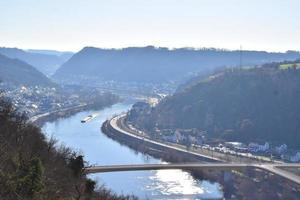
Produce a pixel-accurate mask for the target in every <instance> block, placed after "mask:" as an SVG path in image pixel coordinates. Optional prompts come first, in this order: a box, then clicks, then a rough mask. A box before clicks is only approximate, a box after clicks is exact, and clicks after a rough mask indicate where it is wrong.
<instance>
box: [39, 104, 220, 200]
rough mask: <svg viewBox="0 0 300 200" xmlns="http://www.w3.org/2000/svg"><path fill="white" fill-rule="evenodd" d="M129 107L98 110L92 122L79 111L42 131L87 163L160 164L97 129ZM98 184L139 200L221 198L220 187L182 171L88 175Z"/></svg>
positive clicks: (121, 106)
mask: <svg viewBox="0 0 300 200" xmlns="http://www.w3.org/2000/svg"><path fill="white" fill-rule="evenodd" d="M127 109H129V105H125V104H117V105H114V106H112V107H111V108H107V109H104V110H101V111H99V112H100V115H99V116H97V117H96V118H95V119H93V120H92V121H89V122H87V123H81V122H80V120H81V119H83V118H84V117H86V116H88V115H90V114H91V113H92V112H81V113H78V114H76V115H74V116H71V117H69V118H66V119H59V120H57V121H55V122H51V123H46V124H45V125H44V126H43V128H42V129H43V130H44V132H45V133H46V135H47V136H48V137H49V136H50V135H53V136H54V137H55V138H57V139H58V140H59V141H60V142H62V143H64V144H66V145H67V146H70V147H72V148H74V149H76V150H79V151H81V152H82V153H83V154H84V155H85V159H86V160H87V161H88V162H89V163H90V164H96V165H109V164H143V163H162V161H160V160H158V159H154V158H152V157H150V156H145V155H143V154H141V153H138V152H136V151H133V150H131V149H129V148H128V147H126V146H124V145H120V144H119V143H117V142H116V141H113V140H111V139H109V138H107V137H106V136H105V135H104V134H103V133H101V130H100V126H101V124H102V123H103V122H104V120H106V119H107V118H109V117H111V116H112V115H114V114H117V113H120V112H122V111H126V110H127ZM90 176H91V177H92V178H94V179H96V180H98V182H99V183H100V184H104V185H106V186H107V187H108V188H111V189H112V190H113V191H115V192H117V193H119V194H135V195H137V196H139V197H140V198H141V199H145V198H149V199H216V198H221V197H222V192H221V190H220V186H219V185H218V184H216V183H210V182H208V181H197V180H195V179H193V177H191V175H190V174H189V173H187V172H184V171H181V170H158V171H134V172H132V171H131V172H113V173H103V174H93V175H90Z"/></svg>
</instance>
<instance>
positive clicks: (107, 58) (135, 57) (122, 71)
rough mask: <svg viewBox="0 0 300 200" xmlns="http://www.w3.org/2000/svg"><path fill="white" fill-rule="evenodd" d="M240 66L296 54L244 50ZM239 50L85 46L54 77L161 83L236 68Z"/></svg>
mask: <svg viewBox="0 0 300 200" xmlns="http://www.w3.org/2000/svg"><path fill="white" fill-rule="evenodd" d="M242 57H243V65H256V64H262V63H265V62H271V61H283V60H294V59H297V58H299V57H300V54H299V53H298V52H287V53H268V52H262V51H261V52H260V51H244V52H243V53H242ZM239 64H240V52H239V51H227V50H216V49H200V50H195V49H188V48H182V49H174V50H170V49H167V48H155V47H153V46H148V47H130V48H124V49H99V48H93V47H85V48H84V49H82V50H81V51H80V52H78V53H77V54H75V55H74V56H73V57H72V58H71V59H70V60H68V61H67V62H66V63H64V64H63V65H62V66H61V67H60V68H59V70H57V72H56V73H55V74H54V78H55V79H57V80H60V81H62V80H63V81H71V82H74V81H77V82H78V81H80V80H83V79H84V80H93V81H94V80H95V81H110V80H113V81H116V82H138V83H164V82H170V81H178V80H183V79H184V78H186V77H187V76H189V75H191V74H193V73H196V72H203V71H205V70H211V69H214V68H216V67H221V66H238V65H239Z"/></svg>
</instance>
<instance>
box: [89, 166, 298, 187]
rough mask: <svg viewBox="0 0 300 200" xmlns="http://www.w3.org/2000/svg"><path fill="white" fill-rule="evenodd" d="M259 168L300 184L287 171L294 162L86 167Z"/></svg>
mask: <svg viewBox="0 0 300 200" xmlns="http://www.w3.org/2000/svg"><path fill="white" fill-rule="evenodd" d="M246 168H257V169H262V170H265V171H268V172H271V173H273V174H276V175H279V176H281V177H284V178H286V179H288V180H291V181H293V182H295V183H297V184H300V176H298V175H296V174H294V173H291V172H289V171H287V170H286V169H300V164H298V163H297V164H293V163H280V164H277V163H276V164H274V163H177V164H143V165H134V164H133V165H105V166H92V167H88V168H85V173H87V174H90V173H104V172H120V171H140V170H166V169H184V170H192V169H203V170H207V169H210V170H234V169H246Z"/></svg>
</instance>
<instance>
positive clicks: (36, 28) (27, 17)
mask: <svg viewBox="0 0 300 200" xmlns="http://www.w3.org/2000/svg"><path fill="white" fill-rule="evenodd" d="M299 9H300V0H0V46H8V47H20V48H35V49H57V50H74V51H76V50H79V49H81V48H82V47H84V46H96V47H105V48H111V47H115V48H120V47H127V46H146V45H155V46H166V47H171V48H172V47H187V46H188V47H196V48H198V47H217V48H229V49H238V48H239V46H240V45H242V46H243V49H259V50H268V51H285V50H288V49H291V50H300V12H299Z"/></svg>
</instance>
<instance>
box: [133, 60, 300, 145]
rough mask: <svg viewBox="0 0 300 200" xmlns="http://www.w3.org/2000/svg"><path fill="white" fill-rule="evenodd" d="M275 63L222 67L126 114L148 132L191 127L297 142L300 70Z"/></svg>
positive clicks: (229, 136)
mask: <svg viewBox="0 0 300 200" xmlns="http://www.w3.org/2000/svg"><path fill="white" fill-rule="evenodd" d="M280 66H281V64H279V63H272V64H267V65H264V66H263V67H260V68H250V69H228V70H224V71H223V72H219V73H218V74H215V75H214V76H210V77H207V78H206V79H201V80H200V81H199V82H198V83H197V84H193V85H191V86H190V87H186V88H185V89H184V90H180V92H177V93H175V94H174V95H173V96H170V97H167V98H165V99H164V100H162V101H161V102H160V103H159V104H158V105H157V106H156V107H154V108H150V107H146V106H144V108H141V109H140V111H139V112H136V109H135V110H132V111H131V112H130V115H129V117H128V119H129V120H130V121H133V122H134V123H135V124H136V125H137V126H140V127H143V128H144V129H147V130H151V131H153V130H154V129H155V128H158V129H176V128H183V129H189V128H196V129H197V130H199V131H206V132H207V135H208V136H209V137H211V138H221V139H226V140H237V141H244V142H245V141H246V142H249V141H271V142H281V143H287V144H289V145H291V146H297V147H300V146H299V143H298V141H299V140H300V124H299V119H300V103H299V102H300V87H299V85H300V70H299V69H297V68H296V67H291V68H287V69H281V68H280Z"/></svg>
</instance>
